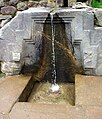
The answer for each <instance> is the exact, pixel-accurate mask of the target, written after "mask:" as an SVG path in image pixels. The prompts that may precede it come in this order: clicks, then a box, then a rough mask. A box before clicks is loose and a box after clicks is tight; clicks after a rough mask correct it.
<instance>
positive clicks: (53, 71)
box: [50, 8, 59, 92]
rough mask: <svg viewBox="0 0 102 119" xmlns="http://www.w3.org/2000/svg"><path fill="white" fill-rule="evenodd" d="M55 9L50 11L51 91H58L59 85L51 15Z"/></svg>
mask: <svg viewBox="0 0 102 119" xmlns="http://www.w3.org/2000/svg"><path fill="white" fill-rule="evenodd" d="M54 10H56V8H55V9H53V11H52V12H50V16H51V30H52V86H51V91H52V92H57V91H59V86H58V84H57V82H56V57H55V38H54V37H55V32H54V31H55V30H54V24H53V16H54V14H55V11H54Z"/></svg>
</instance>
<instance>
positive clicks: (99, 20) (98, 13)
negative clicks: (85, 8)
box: [94, 9, 102, 26]
mask: <svg viewBox="0 0 102 119" xmlns="http://www.w3.org/2000/svg"><path fill="white" fill-rule="evenodd" d="M94 14H95V17H96V22H95V24H96V25H98V26H102V9H94Z"/></svg>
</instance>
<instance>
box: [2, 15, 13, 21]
mask: <svg viewBox="0 0 102 119" xmlns="http://www.w3.org/2000/svg"><path fill="white" fill-rule="evenodd" d="M11 18H12V16H11V15H0V21H1V20H5V19H11Z"/></svg>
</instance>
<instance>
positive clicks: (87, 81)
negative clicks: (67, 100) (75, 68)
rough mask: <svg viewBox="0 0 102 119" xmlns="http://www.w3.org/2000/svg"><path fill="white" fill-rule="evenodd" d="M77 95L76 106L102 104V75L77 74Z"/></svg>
mask: <svg viewBox="0 0 102 119" xmlns="http://www.w3.org/2000/svg"><path fill="white" fill-rule="evenodd" d="M75 97H76V100H75V105H76V106H102V77H101V76H83V75H76V77H75Z"/></svg>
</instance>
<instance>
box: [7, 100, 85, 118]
mask: <svg viewBox="0 0 102 119" xmlns="http://www.w3.org/2000/svg"><path fill="white" fill-rule="evenodd" d="M9 116H10V119H84V111H83V109H82V108H81V107H74V106H69V105H68V106H67V105H57V104H35V103H27V102H26V103H20V102H18V103H16V104H15V105H14V107H13V109H12V111H11V112H10V115H9Z"/></svg>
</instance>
